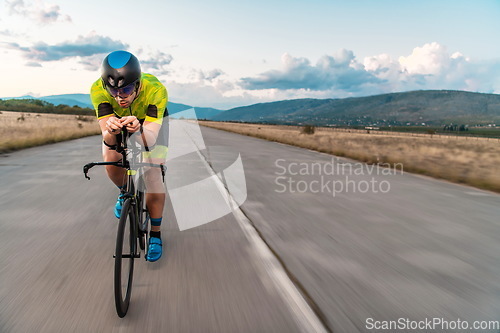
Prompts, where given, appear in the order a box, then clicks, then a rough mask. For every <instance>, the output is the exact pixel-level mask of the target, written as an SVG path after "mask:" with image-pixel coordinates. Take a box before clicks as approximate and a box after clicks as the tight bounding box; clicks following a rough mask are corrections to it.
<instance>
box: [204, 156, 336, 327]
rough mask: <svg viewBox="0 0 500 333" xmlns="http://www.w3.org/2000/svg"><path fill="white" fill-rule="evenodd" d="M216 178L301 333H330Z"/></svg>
mask: <svg viewBox="0 0 500 333" xmlns="http://www.w3.org/2000/svg"><path fill="white" fill-rule="evenodd" d="M197 153H198V155H199V157H200V159H201V160H202V161H203V164H204V165H205V167H206V168H207V170H208V172H209V173H211V174H212V175H216V173H215V172H214V170H213V169H212V168H211V167H210V165H209V164H208V162H207V161H206V159H205V157H204V156H203V155H202V154H201V153H200V151H199V150H197ZM214 178H216V179H217V181H216V184H217V187H218V188H219V190H220V192H221V193H223V194H224V195H226V197H227V202H228V203H229V205H230V206H231V208H232V210H233V215H234V217H235V218H236V221H238V224H239V226H240V227H241V229H242V230H243V233H244V234H245V236H246V238H247V239H248V241H249V243H250V244H251V246H252V247H253V248H254V250H255V253H256V254H257V256H258V257H259V259H260V260H261V263H262V265H263V266H264V269H265V271H266V272H267V273H268V274H269V277H270V278H271V280H272V281H273V283H274V286H275V287H276V289H277V291H278V294H279V295H280V296H281V297H282V299H283V301H284V303H285V304H286V305H287V306H288V309H289V310H290V312H291V313H292V318H293V319H294V321H295V322H296V324H297V325H298V327H299V329H300V330H301V332H307V333H309V332H325V333H326V332H328V330H327V329H326V328H325V327H324V326H323V323H322V322H321V320H320V319H319V318H318V316H317V315H316V314H315V313H314V311H313V310H312V309H311V307H310V306H309V304H308V303H307V301H306V300H305V299H304V297H303V296H302V294H301V293H300V291H299V290H298V289H297V287H296V286H295V285H294V283H293V282H292V280H291V279H290V278H289V277H288V275H287V274H286V272H285V269H284V268H283V266H282V265H281V263H280V262H279V260H278V259H277V258H276V257H275V255H274V254H273V252H272V251H271V250H270V249H269V247H268V246H267V244H266V243H265V242H264V240H262V238H261V237H260V236H259V234H258V233H257V231H256V230H255V227H254V226H253V225H252V223H251V222H250V220H249V219H248V218H247V217H246V216H245V214H244V213H243V211H242V210H241V209H240V208H239V206H238V204H237V203H236V201H235V200H234V199H233V197H232V196H231V194H230V193H229V192H228V191H227V189H226V187H225V186H224V183H223V182H222V180H221V179H220V178H219V177H218V176H217V175H216V177H214Z"/></svg>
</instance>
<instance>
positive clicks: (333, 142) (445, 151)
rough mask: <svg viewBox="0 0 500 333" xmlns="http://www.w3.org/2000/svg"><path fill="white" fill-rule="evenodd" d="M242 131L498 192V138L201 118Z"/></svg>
mask: <svg viewBox="0 0 500 333" xmlns="http://www.w3.org/2000/svg"><path fill="white" fill-rule="evenodd" d="M200 124H201V125H204V126H209V127H214V128H218V129H222V130H226V131H231V132H236V133H240V134H244V135H249V136H255V137H258V138H262V139H266V140H271V141H277V142H282V143H286V144H290V145H295V146H299V147H303V148H308V149H312V150H316V151H321V152H324V153H328V154H333V155H337V156H344V157H349V158H353V159H356V160H359V161H363V162H366V163H378V164H382V165H384V164H391V165H394V164H395V163H402V164H403V167H404V171H408V172H413V173H419V174H424V175H428V176H432V177H437V178H441V179H446V180H449V181H452V182H457V183H463V184H468V185H472V186H475V187H478V188H482V189H487V190H492V191H496V192H500V140H499V139H485V138H470V137H469V138H467V137H453V136H448V137H441V136H437V135H433V136H431V135H428V134H421V135H413V136H412V135H409V134H408V133H394V134H392V133H384V134H377V133H376V132H374V131H371V132H370V133H368V131H366V130H365V131H361V130H359V131H356V130H350V131H347V130H332V129H321V128H316V131H315V133H314V134H303V133H302V132H301V128H299V127H294V126H272V125H255V124H234V123H221V122H200Z"/></svg>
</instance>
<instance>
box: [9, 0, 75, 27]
mask: <svg viewBox="0 0 500 333" xmlns="http://www.w3.org/2000/svg"><path fill="white" fill-rule="evenodd" d="M5 4H6V6H7V8H8V10H9V14H10V15H20V16H24V17H26V18H29V19H30V20H33V21H35V22H36V23H38V24H40V25H46V24H50V23H55V22H71V21H72V20H71V17H70V16H69V15H66V14H63V13H61V8H60V7H59V6H58V5H55V4H49V3H45V2H43V1H41V0H36V1H35V4H32V3H29V4H26V3H25V2H24V1H23V0H11V1H8V0H7V1H5Z"/></svg>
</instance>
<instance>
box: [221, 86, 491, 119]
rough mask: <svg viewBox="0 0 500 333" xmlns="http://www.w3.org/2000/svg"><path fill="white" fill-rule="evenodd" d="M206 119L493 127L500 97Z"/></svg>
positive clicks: (278, 109) (334, 105)
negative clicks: (490, 125)
mask: <svg viewBox="0 0 500 333" xmlns="http://www.w3.org/2000/svg"><path fill="white" fill-rule="evenodd" d="M212 120H218V121H230V120H231V121H245V122H263V123H277V124H310V125H320V126H333V125H351V126H354V125H378V126H389V125H395V126H397V125H399V126H400V125H423V124H425V125H439V126H441V125H443V124H450V123H454V124H492V123H497V124H498V123H500V95H496V94H482V93H473V92H465V91H451V90H427V91H424V90H422V91H411V92H403V93H391V94H383V95H376V96H368V97H355V98H343V99H297V100H286V101H279V102H272V103H263V104H255V105H250V106H246V107H239V108H234V109H231V110H228V111H225V112H221V113H219V114H217V115H215V116H214V117H212Z"/></svg>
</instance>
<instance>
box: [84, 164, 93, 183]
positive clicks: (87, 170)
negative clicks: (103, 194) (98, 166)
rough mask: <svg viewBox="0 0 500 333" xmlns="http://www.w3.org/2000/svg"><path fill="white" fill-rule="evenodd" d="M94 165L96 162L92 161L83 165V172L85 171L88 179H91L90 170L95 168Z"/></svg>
mask: <svg viewBox="0 0 500 333" xmlns="http://www.w3.org/2000/svg"><path fill="white" fill-rule="evenodd" d="M94 166H95V163H94V162H92V163H88V164H85V165H84V166H83V173H84V175H85V178H87V179H88V180H90V177H89V176H88V173H89V170H90V169H91V168H93V167H94Z"/></svg>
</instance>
